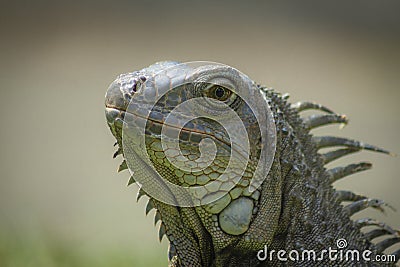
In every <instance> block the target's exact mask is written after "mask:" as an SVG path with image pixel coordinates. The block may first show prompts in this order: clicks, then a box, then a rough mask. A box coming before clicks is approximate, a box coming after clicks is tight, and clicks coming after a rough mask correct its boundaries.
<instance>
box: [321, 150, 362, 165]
mask: <svg viewBox="0 0 400 267" xmlns="http://www.w3.org/2000/svg"><path fill="white" fill-rule="evenodd" d="M360 150H361V149H360V148H342V149H338V150H333V151H329V152H326V153H324V154H321V157H322V160H323V162H324V165H325V164H328V163H330V162H332V161H334V160H336V159H339V158H341V157H344V156H347V155H350V154H352V153H356V152H359V151H360Z"/></svg>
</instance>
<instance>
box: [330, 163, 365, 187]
mask: <svg viewBox="0 0 400 267" xmlns="http://www.w3.org/2000/svg"><path fill="white" fill-rule="evenodd" d="M371 168H372V164H371V163H369V162H360V163H356V164H350V165H348V166H344V167H343V166H341V167H336V168H333V169H329V170H327V171H326V172H327V174H328V177H329V181H330V183H331V184H332V183H334V182H336V181H337V180H339V179H341V178H343V177H346V176H349V175H352V174H354V173H357V172H361V171H365V170H369V169H371Z"/></svg>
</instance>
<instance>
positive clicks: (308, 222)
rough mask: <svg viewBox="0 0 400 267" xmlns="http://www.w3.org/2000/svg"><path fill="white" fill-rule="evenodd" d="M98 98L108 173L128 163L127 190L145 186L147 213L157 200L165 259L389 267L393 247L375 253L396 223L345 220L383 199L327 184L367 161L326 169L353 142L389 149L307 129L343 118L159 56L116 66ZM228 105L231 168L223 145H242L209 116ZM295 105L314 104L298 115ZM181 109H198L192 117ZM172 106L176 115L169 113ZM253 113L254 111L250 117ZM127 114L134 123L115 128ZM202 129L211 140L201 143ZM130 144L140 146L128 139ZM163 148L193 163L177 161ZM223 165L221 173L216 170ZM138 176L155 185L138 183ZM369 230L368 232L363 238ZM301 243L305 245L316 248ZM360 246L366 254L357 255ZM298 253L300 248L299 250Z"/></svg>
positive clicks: (221, 70)
mask: <svg viewBox="0 0 400 267" xmlns="http://www.w3.org/2000/svg"><path fill="white" fill-rule="evenodd" d="M194 99H197V100H198V101H197V102H193V104H194V105H195V107H193V108H192V109H190V108H189V109H186V114H183V113H184V112H183V111H182V110H184V109H183V108H179V105H180V104H182V103H184V102H189V100H194ZM199 101H200V102H199ZM201 101H203V102H201ZM218 103H220V104H218ZM105 105H106V119H107V123H108V126H109V127H110V129H111V132H112V134H113V135H114V136H115V138H116V140H117V142H116V145H117V146H118V150H117V152H116V153H115V154H114V157H116V156H118V155H120V154H122V156H123V157H124V161H123V163H122V164H121V165H120V167H119V170H118V171H121V170H125V169H129V170H130V172H131V174H132V175H131V177H130V180H129V182H128V185H129V184H132V183H135V181H136V182H137V183H138V184H139V186H143V188H140V190H139V192H138V197H137V198H138V199H139V198H140V197H141V196H143V195H148V196H149V202H148V204H147V207H146V214H147V213H148V212H149V211H150V210H151V209H153V208H154V209H156V213H155V222H156V223H157V222H158V221H161V224H160V230H159V237H160V240H161V239H162V237H163V236H164V235H165V236H166V237H167V238H168V240H169V242H170V248H169V265H170V266H280V265H285V266H286V265H288V266H315V265H321V266H326V265H330V266H354V265H361V266H382V265H389V266H391V265H395V262H396V261H397V260H398V258H399V256H400V250H397V251H396V252H394V253H393V254H392V255H393V257H396V258H391V260H390V261H386V262H376V260H377V257H379V256H380V255H384V254H383V253H384V251H385V250H386V249H387V248H389V247H391V246H393V245H395V244H397V243H400V232H399V231H398V230H395V229H393V228H391V227H389V226H388V225H386V224H384V223H382V222H378V221H376V220H373V219H370V218H365V219H358V220H352V219H351V216H352V215H353V214H355V213H356V212H358V211H361V210H364V209H366V208H368V207H373V208H376V209H383V207H384V206H385V205H386V204H385V203H384V202H383V201H382V200H379V199H370V198H367V197H365V196H362V195H358V194H356V193H353V192H351V191H341V190H340V191H339V190H335V189H334V188H333V187H332V184H333V183H334V182H335V181H337V180H339V179H341V178H343V177H346V176H348V175H351V174H354V173H357V172H360V171H364V170H367V169H370V168H371V164H370V163H368V162H360V163H355V164H349V165H347V166H344V167H335V168H331V169H329V168H327V167H326V164H328V163H330V162H332V161H334V160H336V159H338V158H341V157H343V156H347V155H349V154H352V153H356V152H359V151H360V150H370V151H375V152H380V153H384V154H391V153H390V152H388V151H386V150H384V149H381V148H378V147H375V146H372V145H369V144H366V143H363V142H359V141H356V140H351V139H346V138H340V137H334V136H313V135H312V134H311V133H310V131H311V130H313V129H315V128H317V127H321V126H324V125H329V124H333V123H340V124H346V123H347V122H348V120H347V118H346V116H343V115H338V114H336V113H334V112H333V111H331V110H330V109H328V108H327V107H325V106H323V105H320V104H316V103H313V102H299V103H295V104H291V103H289V102H288V95H285V94H280V93H279V92H276V91H275V90H273V89H269V88H266V87H263V86H261V85H259V84H256V83H255V82H253V81H251V80H250V79H249V78H248V77H247V76H245V75H244V74H241V73H240V72H239V71H237V70H236V69H234V68H232V67H229V66H226V65H222V64H211V63H210V64H208V63H202V64H200V65H196V64H181V63H178V62H170V61H168V62H159V63H155V64H153V65H151V66H149V67H147V68H144V69H142V70H139V71H134V72H131V73H127V74H121V75H119V76H118V77H117V79H116V80H115V81H114V82H113V83H112V84H111V85H110V87H109V89H108V91H107V93H106V100H105ZM203 108H204V109H203ZM227 108H229V109H230V110H231V111H233V112H234V113H236V114H237V116H238V117H237V118H239V119H240V120H241V125H242V126H243V127H244V128H245V132H244V135H245V136H246V137H248V140H249V142H248V144H249V151H248V155H247V156H248V157H247V159H248V162H247V164H245V165H243V166H244V170H243V171H242V172H241V173H239V174H238V173H235V170H236V169H235V166H238V165H240V160H239V161H238V162H236V163H235V164H234V165H235V166H234V167H233V168H232V166H229V163H228V162H229V158H230V156H232V155H233V153H234V151H233V150H235V149H236V150H240V151H239V152H240V153H241V149H242V147H241V146H236V148H235V147H234V144H233V143H232V142H231V141H232V140H231V139H232V136H233V135H234V134H233V135H232V134H228V132H227V130H226V129H225V128H224V127H223V126H222V125H221V123H219V122H218V118H219V117H221V120H222V119H223V118H224V116H225V117H228V115H226V114H228V113H229V112H228V111H227V110H225V109H227ZM214 109H215V110H214ZM174 110H175V112H174ZM196 110H197V111H196ZM306 110H315V111H317V113H316V114H314V115H310V116H308V117H305V116H301V114H304V113H302V112H303V111H306ZM188 112H189V113H188ZM190 112H193V113H196V114H197V116H198V117H197V118H191V117H190V115H191V114H190ZM202 112H203V113H204V112H205V113H207V112H208V113H211V114H213V116H214V117H213V118H214V119H210V118H209V117H207V116H199V115H198V114H200V115H201V114H202ZM172 113H174V114H175V116H177V119H176V118H175V120H174V119H171V118H169V117H168V116H169V115H171V114H172ZM181 113H182V114H181ZM208 113H207V114H208ZM267 113H268V114H267ZM176 114H178V115H176ZM229 114H230V113H229ZM257 114H258V115H260V116H264V119H261V120H258V117H257ZM265 114H267V115H268V116H270V117H268V116H265ZM180 115H181V116H180ZM185 116H188V117H190V118H186V117H185ZM232 116H233V115H232ZM170 117H171V116H170ZM268 118H269V119H272V122H271V121H269V120H268ZM180 120H182V121H183V122H182V121H180ZM130 123H132V125H134V126H132V127H133V128H135V127H139V128H140V127H141V130H140V131H139V130H137V129H136V130H137V131H136V132H135V131H133V133H132V132H129V130H126V132H124V127H125V126H126V129H130V127H131V126H130ZM175 124H176V125H175ZM263 124H266V125H263ZM164 128H166V130H165V131H164V130H163V129H164ZM228 128H229V126H228ZM235 129H236V128H234V129H233V130H234V131H236V130H235ZM169 130H170V131H172V132H173V131H175V133H174V134H175V136H176V137H178V139H179V140H178V145H177V146H175V147H174V146H170V147H168V146H169V145H170V143H173V142H172V141H171V140H169V139H168V133H167V132H168V131H169ZM230 130H231V132H232V129H230ZM141 131H142V132H141ZM237 131H238V132H240V131H239V130H237ZM266 132H267V133H268V134H267V135H265V134H264V133H266ZM241 134H243V133H241ZM163 135H165V136H164V137H163ZM172 135H173V134H172ZM172 135H170V137H171V136H172ZM163 138H164V139H163ZM263 138H264V139H265V138H267V139H274V140H273V141H274V142H273V143H271V142H269V143H268V141H271V140H262V139H263ZM203 139H208V140H211V141H212V142H213V143H214V145H212V144H211V145H210V144H209V143H207V142H205V143H204V142H203V144H202V143H201V142H202V140H203ZM124 140H125V141H124ZM138 140H139V141H138ZM163 140H164V141H165V142H166V144H167V145H165V144H163ZM170 141H171V142H170ZM175 141H176V140H175ZM203 141H204V140H203ZM141 142H142V143H141ZM169 142H170V143H169ZM140 143H141V144H142V145H143V146H144V148H145V152H144V153H142V152H143V151H142V152H140V151H139V148H137V147H136V145H137V146H140ZM132 144H134V145H132ZM267 146H269V147H267ZM325 148H328V150H326V149H325ZM266 149H269V150H268V152H271V151H272V152H273V154H271V153H270V154H268V155H267V157H268V159H267V161H268V160H270V165H269V166H267V168H266V169H265V170H262V171H261V174H262V176H263V177H262V179H261V181H259V183H258V184H257V181H256V182H254V184H253V182H252V181H253V180H251V179H252V178H254V177H255V174H254V173H255V169H256V166H258V165H257V162H260V161H261V160H262V154H263V152H264V151H263V150H266ZM322 149H325V150H323V151H321V150H322ZM244 150H245V149H244V148H243V151H244ZM209 151H213V152H210V153H211V154H212V155H211V156H210V158H211V160H209V161H207V160H205V159H204V157H205V156H204V157H202V154H204V155H208V154H210V153H208V152H209ZM207 153H208V154H207ZM235 153H236V152H235ZM240 153H239V154H240ZM171 157H172V158H173V157H176V158H179V157H180V159H181V160H182V162H185V164H186V163H187V162H189V163H193V164H195V165H196V164H197V165H196V166H197V167H193V166H192V167H193V168H194V169H193V168H192V169H184V168H182V167H180V166H179V164H178V163H179V162H178V163H176V162H175V163H173V162H171ZM145 158H147V159H145ZM245 158H246V157H245ZM199 159H202V160H204V161H206V162H207V164H206V166H202V165H201V164H202V163H204V162H202V161H201V160H199ZM178 161H179V160H178ZM264 163H265V162H264ZM189 165H190V164H189ZM267 165H268V164H267ZM182 166H183V165H182ZM185 166H186V165H185ZM263 166H264V165H263ZM196 168H198V169H196ZM229 168H230V169H229ZM228 169H229V170H231V172H230V173H228V174H226V173H225V172H227V170H228ZM232 170H233V171H232ZM224 175H225V176H224ZM143 177H145V178H147V180H146V179H144V178H143ZM222 177H223V178H222ZM218 179H220V180H221V181H219V180H218ZM223 179H225V180H223ZM232 181H234V183H232ZM142 183H148V184H149V185H150V187H152V188H150V187H148V188H150V189H149V190H150V191H151V190H153V189H154V190H153V191H156V193H158V195H154V193H150V191H146V188H145V186H144V185H143V184H142ZM171 184H173V185H176V186H178V187H182V188H191V187H192V188H195V187H196V188H197V189H198V190H197V189H196V190H197V191H196V190H195V191H194V192H195V193H194V194H190V193H188V192H187V191H184V190H183V191H174V190H175V189H170V188H172V186H171ZM207 185H209V186H208V187H207ZM215 185H218V186H215ZM204 188H205V189H204ZM177 192H178V193H177ZM185 192H186V193H185ZM174 194H175V195H174ZM177 194H182V195H180V196H176V195H177ZM179 199H180V200H179ZM206 200H209V201H206ZM173 201H176V203H174V202H173ZM183 202H184V203H183ZM365 229H368V231H365ZM383 236H385V237H386V238H385V239H383V238H382V237H383ZM379 237H381V238H380V239H378V240H379V242H376V240H375V242H373V240H374V239H375V238H379ZM339 242H344V243H339ZM328 248H332V249H337V253H336V254H335V255H336V259H335V258H334V259H332V258H329V255H328V253H329V251H325V252H323V251H324V250H328ZM339 249H342V251H340V250H339ZM280 250H281V252H279V251H280ZM282 250H284V251H285V252H286V254H285V252H282ZM350 250H351V251H353V250H357V251H358V252H359V253H360V254H359V257H360V258H359V260H358V261H357V259H350V256H349V257H347V258H346V257H345V255H347V254H346V252H348V251H350ZM310 251H315V252H316V256H315V257H316V258H313V257H314V255H313V254H312V253H313V252H310ZM365 251H367V252H366V254H368V255H366V256H367V257H366V258H362V255H361V253H363V252H365ZM271 252H274V253H275V254H272V255H271V254H270V253H271ZM279 253H280V254H279ZM310 253H311V254H310ZM321 253H322V254H321ZM324 253H325V254H324ZM340 253H342V255H341V256H340ZM354 253H355V252H354ZM278 254H279V255H280V256H279V257H278ZM306 254H307V255H308V258H307V257H302V256H304V255H305V256H307V255H306ZM349 255H350V254H349ZM364 256H365V255H364Z"/></svg>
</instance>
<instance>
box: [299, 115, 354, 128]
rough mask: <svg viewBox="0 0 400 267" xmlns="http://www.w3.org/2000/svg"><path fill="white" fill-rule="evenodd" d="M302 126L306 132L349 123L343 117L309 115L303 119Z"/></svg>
mask: <svg viewBox="0 0 400 267" xmlns="http://www.w3.org/2000/svg"><path fill="white" fill-rule="evenodd" d="M303 121H304V126H305V127H306V129H307V130H311V129H315V128H317V127H321V126H325V125H329V124H333V123H342V124H343V125H346V124H347V123H348V122H349V121H348V119H347V117H346V116H345V115H337V114H328V115H319V114H318V115H311V116H309V117H307V118H304V119H303Z"/></svg>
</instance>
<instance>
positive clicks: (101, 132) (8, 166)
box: [0, 0, 400, 267]
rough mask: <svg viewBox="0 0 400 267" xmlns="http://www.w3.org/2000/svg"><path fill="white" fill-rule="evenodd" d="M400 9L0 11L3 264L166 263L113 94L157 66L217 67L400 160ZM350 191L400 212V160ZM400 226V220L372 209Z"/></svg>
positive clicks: (33, 6)
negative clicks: (108, 99)
mask: <svg viewBox="0 0 400 267" xmlns="http://www.w3.org/2000/svg"><path fill="white" fill-rule="evenodd" d="M399 10H400V2H399V1H395V0H394V1H386V0H383V1H373V0H363V1H361V0H359V1H254V2H245V1H229V2H228V1H209V2H207V1H193V2H191V1H177V0H174V1H141V2H139V1H128V0H126V1H105V0H98V1H91V0H82V1H79V4H78V2H74V3H70V2H69V1H0V38H1V41H0V99H1V105H0V117H1V128H0V129H1V130H0V140H1V150H0V159H1V160H0V164H1V165H0V266H7V267H11V266H166V265H167V242H166V241H165V240H163V242H162V243H161V244H160V243H159V242H158V234H157V232H158V230H157V229H156V227H154V226H153V216H154V213H153V212H151V213H150V215H149V216H147V217H146V216H145V213H144V205H145V203H146V201H145V200H144V199H142V200H141V201H140V202H139V203H138V204H137V203H136V201H135V195H136V191H137V187H134V186H133V187H129V188H127V187H126V186H125V185H126V182H127V180H128V173H127V172H123V173H120V174H117V172H116V169H117V167H118V165H119V163H120V162H121V159H120V158H118V159H116V160H113V159H112V154H113V152H114V148H113V143H114V138H113V137H112V135H111V133H110V132H109V129H108V128H107V125H106V122H105V117H104V94H105V92H106V90H107V87H108V85H109V84H110V83H111V81H112V80H113V79H114V78H115V77H116V75H118V74H119V73H124V72H129V71H133V70H137V69H141V68H143V67H146V66H148V65H150V64H152V63H154V62H156V61H161V60H178V61H183V62H185V61H194V60H209V61H216V62H221V63H225V64H228V65H231V66H233V67H236V68H238V69H239V70H241V71H242V72H244V73H246V74H248V75H249V76H250V77H251V78H252V79H254V80H255V81H257V82H259V83H261V84H263V85H267V86H269V87H274V88H276V89H277V90H279V91H281V92H286V93H290V95H291V99H292V101H298V100H312V101H317V102H320V103H322V104H325V105H327V106H329V107H331V108H332V109H334V110H335V111H337V112H339V113H343V114H346V115H348V116H349V118H350V124H349V125H348V126H347V127H346V128H344V129H342V130H339V129H338V127H337V126H329V127H327V128H324V129H320V130H318V131H316V132H315V133H318V134H322V133H330V134H337V135H342V136H349V137H353V138H359V139H360V140H363V141H367V142H369V143H372V144H375V145H379V146H382V147H384V148H387V149H389V150H391V151H393V152H396V153H400V144H399V139H398V138H399V130H400V119H399V111H400V107H399V97H400V90H399V89H400V88H399V86H400V51H399V49H400V16H399ZM362 160H369V161H372V162H373V163H374V168H373V169H372V170H371V171H368V172H365V173H360V174H356V175H354V176H352V177H348V178H347V179H344V180H343V181H340V182H339V183H337V187H339V188H342V189H343V188H346V189H352V190H355V191H356V192H358V193H362V194H366V195H368V196H370V197H378V198H383V199H385V200H386V201H387V202H388V203H390V204H391V205H392V206H394V207H396V208H397V209H400V197H399V179H400V177H399V175H398V173H399V171H398V167H399V165H400V158H399V157H389V156H384V155H376V154H373V153H368V152H363V153H361V154H359V155H354V156H351V157H347V158H346V159H344V160H341V161H339V162H338V163H337V164H345V163H348V162H350V161H362ZM367 215H370V216H374V217H375V218H378V219H380V220H383V221H385V222H388V223H390V224H391V225H393V226H395V227H397V228H399V227H400V213H399V212H394V211H392V210H390V209H388V210H387V213H386V215H385V214H380V213H378V212H377V211H373V210H372V211H367V212H363V213H362V214H361V215H359V216H367Z"/></svg>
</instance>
